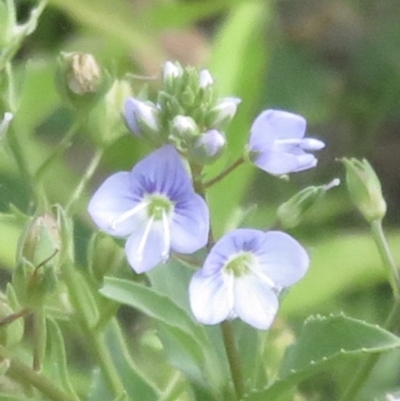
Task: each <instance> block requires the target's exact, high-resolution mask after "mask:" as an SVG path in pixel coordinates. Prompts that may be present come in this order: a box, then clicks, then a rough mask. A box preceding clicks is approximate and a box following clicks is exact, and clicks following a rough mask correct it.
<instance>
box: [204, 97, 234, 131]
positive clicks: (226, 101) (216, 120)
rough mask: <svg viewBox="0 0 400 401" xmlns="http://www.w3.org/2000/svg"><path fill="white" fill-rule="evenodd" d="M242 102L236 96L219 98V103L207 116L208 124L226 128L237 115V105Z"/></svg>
mask: <svg viewBox="0 0 400 401" xmlns="http://www.w3.org/2000/svg"><path fill="white" fill-rule="evenodd" d="M240 102H241V100H240V99H239V98H235V97H227V98H223V99H219V101H218V103H217V105H216V106H215V107H214V108H213V109H212V110H211V111H210V113H209V115H208V117H207V125H208V126H210V127H214V128H218V129H224V128H225V127H226V126H227V125H228V124H229V123H230V122H231V120H232V118H233V117H234V116H235V114H236V110H237V106H238V104H239V103H240Z"/></svg>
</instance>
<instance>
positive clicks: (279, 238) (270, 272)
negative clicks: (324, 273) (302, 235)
mask: <svg viewBox="0 0 400 401" xmlns="http://www.w3.org/2000/svg"><path fill="white" fill-rule="evenodd" d="M256 255H257V258H258V261H259V265H258V266H257V270H255V271H253V272H254V273H255V274H256V275H258V276H259V277H262V276H265V277H266V278H267V279H268V280H272V281H273V283H274V284H276V285H277V286H279V287H288V286H290V285H292V284H294V283H296V282H297V281H299V280H300V279H301V278H302V277H303V276H304V275H305V274H306V272H307V270H308V267H309V264H310V258H309V256H308V254H307V252H306V251H305V249H304V248H303V247H302V246H301V245H300V244H299V243H298V242H297V241H296V240H295V239H294V238H292V237H291V236H290V235H288V234H285V233H283V232H280V231H269V232H267V233H264V240H263V242H262V243H261V244H259V249H258V250H257V251H256Z"/></svg>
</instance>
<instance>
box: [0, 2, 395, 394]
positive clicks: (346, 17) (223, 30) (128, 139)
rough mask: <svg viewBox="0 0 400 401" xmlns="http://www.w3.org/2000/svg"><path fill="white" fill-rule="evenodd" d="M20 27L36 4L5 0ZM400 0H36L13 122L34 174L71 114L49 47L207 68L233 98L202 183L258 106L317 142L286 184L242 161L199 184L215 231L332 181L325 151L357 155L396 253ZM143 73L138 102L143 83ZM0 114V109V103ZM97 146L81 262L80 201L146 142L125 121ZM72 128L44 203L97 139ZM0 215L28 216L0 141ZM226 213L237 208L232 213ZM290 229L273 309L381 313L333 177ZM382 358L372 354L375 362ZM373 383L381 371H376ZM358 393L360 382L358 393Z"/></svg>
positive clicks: (123, 70)
mask: <svg viewBox="0 0 400 401" xmlns="http://www.w3.org/2000/svg"><path fill="white" fill-rule="evenodd" d="M18 4H19V8H18V10H19V19H20V20H21V21H24V20H25V19H26V18H27V15H28V14H29V10H30V9H31V7H32V5H33V4H34V3H32V2H29V1H19V2H18ZM399 15H400V2H399V1H398V0H385V1H378V0H336V1H329V0H320V1H318V0H303V1H297V0H280V1H249V0H220V1H211V0H209V1H194V0H192V1H189V0H188V1H172V0H171V1H168V0H146V1H145V0H131V1H129V0H113V1H110V0H95V1H94V0H50V2H49V6H48V7H47V8H46V10H45V12H44V13H43V15H42V17H41V19H40V22H39V25H38V28H37V30H36V31H35V32H34V33H33V34H32V35H31V36H29V37H28V38H27V39H26V41H25V42H24V43H23V46H22V48H21V50H20V51H19V53H18V54H17V56H16V58H15V63H14V65H15V69H16V74H17V77H18V78H19V81H20V84H19V85H20V93H21V100H20V105H19V109H18V113H17V114H16V116H15V119H14V121H13V124H14V128H15V130H16V131H17V134H18V136H19V138H20V142H21V144H22V145H23V150H24V153H25V156H26V158H27V160H28V161H29V165H30V168H31V169H32V171H35V169H37V168H38V166H39V165H40V163H41V160H43V159H44V158H45V157H46V155H47V154H49V152H50V151H51V149H52V147H53V146H54V144H56V143H57V142H58V141H60V139H61V138H62V137H63V135H64V134H65V133H66V131H67V130H68V128H69V126H70V124H71V122H72V119H73V118H74V116H73V114H72V113H71V111H70V110H69V109H68V108H66V106H65V105H64V104H63V101H62V98H61V96H60V94H59V91H58V88H57V85H56V83H55V71H56V65H57V57H58V55H59V52H61V51H80V52H86V53H91V54H94V55H95V56H96V58H97V59H98V61H99V63H100V64H101V66H102V67H103V68H105V69H107V70H108V71H109V73H110V74H111V76H112V77H115V78H122V77H124V76H125V74H134V75H135V76H139V77H136V78H135V76H134V77H133V78H132V82H133V84H134V91H135V92H136V93H138V92H139V91H140V90H142V89H143V85H144V84H143V82H144V80H143V79H142V78H140V77H153V78H154V77H157V76H158V75H159V71H160V66H161V64H162V63H163V62H164V61H165V60H178V61H180V62H181V63H182V64H184V65H186V64H192V65H196V66H199V67H206V68H209V69H210V71H211V73H212V74H213V76H214V77H215V81H216V82H217V86H218V88H219V93H220V95H221V96H238V97H240V98H241V99H242V104H241V105H240V107H239V111H238V114H237V116H236V117H235V119H234V120H233V122H232V124H231V126H230V128H229V130H228V132H227V136H228V140H229V146H228V149H227V151H226V154H225V156H224V158H223V160H221V161H220V162H219V163H217V165H215V166H212V167H209V168H208V169H207V170H206V174H207V177H209V178H211V177H213V176H215V175H216V174H217V173H218V171H219V170H220V169H221V168H222V167H224V166H226V165H227V164H229V162H231V161H233V160H234V159H235V158H236V157H238V156H239V155H240V151H241V149H242V147H243V145H244V144H245V143H246V140H247V137H248V133H249V129H250V126H251V123H252V121H253V119H254V118H255V117H256V116H257V115H258V113H260V112H261V111H262V110H264V109H266V108H282V109H286V110H289V111H292V112H295V113H299V114H302V115H303V116H305V117H306V118H307V121H308V135H310V136H313V137H316V138H319V139H322V140H323V141H325V142H326V144H327V147H326V149H325V150H323V151H321V152H320V153H319V154H318V159H319V165H318V167H317V168H316V169H313V170H310V171H305V172H302V173H299V174H297V175H293V176H292V177H291V179H290V181H284V180H280V179H277V178H275V177H270V176H268V175H267V174H265V173H263V172H261V171H257V170H256V169H255V168H253V167H251V166H242V167H240V168H239V169H238V170H236V171H235V172H234V173H233V174H232V175H231V176H229V177H228V178H226V179H225V180H224V181H223V182H221V183H220V184H219V185H216V186H215V187H213V188H212V189H211V190H210V193H209V202H210V206H211V212H212V218H213V224H214V227H215V231H216V233H217V235H221V233H223V232H224V230H225V229H226V228H227V227H229V223H230V221H229V219H230V217H231V216H232V215H235V213H237V212H238V211H239V209H240V208H242V211H243V210H247V209H249V208H251V207H252V205H254V204H257V205H258V207H257V209H252V210H251V212H250V213H249V214H248V215H247V216H246V219H245V224H246V225H249V226H250V225H251V226H253V227H257V228H264V229H265V228H268V227H269V226H270V225H271V224H273V222H274V213H275V211H276V208H277V206H279V204H280V203H282V202H284V201H286V200H287V199H288V198H289V197H290V196H291V195H293V194H294V193H295V192H296V191H298V190H300V189H302V188H304V187H306V186H308V185H317V184H324V183H328V182H329V181H331V180H332V179H333V178H335V177H339V178H342V179H343V176H344V171H343V168H342V166H341V165H340V163H338V162H337V161H336V160H335V159H337V158H340V157H343V156H346V157H350V156H355V157H359V158H363V157H365V158H367V159H368V160H369V161H370V162H371V164H372V165H373V166H374V167H375V169H376V171H377V173H378V175H379V177H380V178H381V181H382V186H383V191H384V194H385V197H386V200H387V203H388V214H387V217H386V219H385V225H386V227H387V230H388V235H389V238H390V242H391V245H392V250H393V252H394V254H395V258H397V261H398V263H399V262H400V232H399V223H400V207H399V206H400V204H399V203H400V202H399V199H400V184H399V179H400V157H399V155H400V51H399V49H400V22H399ZM148 82H149V85H148V86H149V88H148V90H149V93H150V97H151V96H152V94H154V90H155V89H156V87H157V81H154V80H153V81H152V80H150V81H148ZM0 112H3V110H0ZM124 133H125V134H126V135H123V136H121V137H120V138H119V139H118V140H116V141H115V142H113V143H112V144H111V145H110V146H109V147H108V148H107V150H106V155H105V157H104V160H103V163H102V165H101V168H100V169H99V171H98V172H97V174H96V176H95V177H94V179H93V180H92V182H91V187H90V189H88V191H86V193H85V194H84V196H83V197H82V199H81V201H80V205H79V208H78V210H77V224H78V229H77V244H78V249H79V250H80V258H81V259H82V261H83V260H84V249H85V244H86V242H87V239H88V234H89V228H93V226H92V225H91V222H90V221H89V219H88V216H87V215H86V204H87V201H88V199H89V197H90V194H91V192H92V191H93V190H94V189H95V188H96V187H97V185H99V184H100V183H101V181H102V180H103V179H104V177H106V176H107V175H108V174H109V173H110V172H113V171H117V170H121V169H130V168H131V167H132V166H133V164H134V162H135V161H136V160H138V159H139V158H140V157H142V156H143V155H145V154H146V153H147V152H149V149H148V147H146V145H144V144H142V143H141V142H140V141H138V140H137V139H136V138H133V137H132V136H131V135H129V134H128V132H127V131H124ZM92 137H93V132H91V128H90V126H88V127H86V128H85V127H83V128H82V129H81V130H80V132H79V135H78V136H77V137H76V139H75V141H74V143H73V145H72V146H71V147H70V149H69V150H68V152H67V153H66V154H65V155H64V156H61V157H60V158H59V159H58V160H57V162H56V163H55V165H54V168H53V169H52V171H51V172H49V173H47V174H46V177H45V187H46V191H47V193H48V194H49V197H50V199H51V200H52V202H54V203H56V202H58V203H61V204H65V202H66V200H67V199H68V194H69V193H70V192H71V190H72V188H74V187H75V185H76V183H77V182H78V180H79V177H80V175H81V174H82V171H84V169H85V167H86V165H87V162H88V159H89V158H90V155H92V154H93V151H94V148H95V144H94V142H93V140H92ZM0 152H1V156H0V211H2V212H7V211H9V206H10V204H14V205H16V206H17V207H18V208H20V209H21V210H23V211H24V212H28V211H29V210H30V199H29V193H28V192H27V191H26V186H25V184H24V182H23V181H22V179H21V177H20V175H19V174H18V172H17V169H16V167H15V164H14V161H13V159H12V157H10V155H9V154H8V153H7V152H6V150H4V149H3V150H1V151H0ZM237 214H240V213H237ZM3 220H4V221H1V222H0V232H1V241H0V265H1V267H2V271H3V275H2V277H4V278H6V277H7V276H8V273H7V272H9V270H10V269H12V267H13V266H14V257H15V249H16V246H17V241H18V237H19V235H20V230H21V226H20V225H19V224H17V223H15V222H14V221H11V220H10V221H7V220H5V219H3ZM291 234H293V235H294V236H296V237H297V238H299V239H300V240H301V241H302V242H303V243H304V244H305V245H306V246H307V247H308V249H309V251H310V254H311V256H312V267H311V270H310V272H309V274H308V276H307V277H306V278H305V279H304V280H303V282H301V283H300V284H298V285H297V286H296V287H295V288H294V289H293V290H292V291H291V292H290V294H288V296H287V298H286V299H285V301H284V302H283V306H282V308H283V310H282V313H283V314H285V315H286V316H290V317H292V318H293V322H296V321H297V322H300V321H301V320H302V319H303V318H304V317H306V316H308V315H309V314H310V313H329V312H338V311H340V310H344V311H345V313H347V314H349V315H351V316H355V317H358V318H365V319H367V320H368V321H370V322H378V323H381V322H382V321H383V320H384V318H385V316H386V314H387V311H388V308H389V306H390V305H389V304H390V302H391V301H390V300H391V294H390V288H389V286H388V285H387V284H386V280H385V276H384V272H383V269H382V267H381V263H380V260H379V257H378V254H377V251H376V249H375V246H374V243H373V242H372V240H371V238H370V236H369V234H368V227H367V226H366V224H365V223H364V222H363V220H362V218H361V216H360V215H359V214H358V213H357V212H356V211H355V210H354V208H353V206H352V205H351V203H350V200H349V198H348V195H347V192H346V188H345V185H341V186H340V187H338V188H335V189H332V190H331V191H330V192H329V193H328V194H327V196H326V198H325V200H324V201H323V202H322V203H321V204H320V205H319V206H318V207H317V208H315V209H314V210H313V211H312V212H310V214H309V216H308V218H307V219H306V220H305V222H304V224H302V225H301V226H300V227H298V228H296V229H294V230H293V231H292V232H291ZM387 359H388V360H387V361H386V360H384V361H383V362H382V367H381V368H380V371H381V372H383V373H381V375H380V376H379V377H378V378H377V379H376V381H375V383H378V384H376V386H378V387H377V388H375V389H374V391H377V392H379V385H382V387H384V386H387V381H388V380H389V382H390V383H391V385H395V383H396V371H398V369H399V366H398V365H399V363H398V362H397V367H396V362H395V359H393V358H387ZM385 361H386V362H385ZM385 380H386V381H385ZM371 391H372V390H371Z"/></svg>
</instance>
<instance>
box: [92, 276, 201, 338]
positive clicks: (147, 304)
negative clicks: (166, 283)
mask: <svg viewBox="0 0 400 401" xmlns="http://www.w3.org/2000/svg"><path fill="white" fill-rule="evenodd" d="M100 294H102V295H104V296H105V297H107V298H109V299H112V300H114V301H116V302H119V303H122V304H124V305H129V306H131V307H133V308H136V309H139V310H140V311H141V312H142V313H144V314H145V315H147V316H149V317H151V318H153V319H156V320H157V321H159V322H162V323H164V324H166V325H168V326H172V327H177V328H179V329H180V330H182V331H184V332H186V333H187V334H189V335H192V336H193V338H197V339H198V340H199V341H200V342H203V341H205V339H206V337H205V333H204V330H203V328H202V326H200V325H199V324H196V323H195V322H194V321H193V320H192V319H191V318H190V316H189V315H188V314H187V313H186V312H185V311H184V310H183V309H182V308H180V307H179V306H178V305H176V304H175V303H174V302H173V301H172V300H171V299H170V298H168V297H167V296H165V295H162V294H160V293H159V292H157V291H156V290H154V289H153V288H150V287H146V286H144V285H141V284H138V283H135V282H133V281H128V280H123V279H119V278H113V277H105V278H104V286H103V288H101V289H100Z"/></svg>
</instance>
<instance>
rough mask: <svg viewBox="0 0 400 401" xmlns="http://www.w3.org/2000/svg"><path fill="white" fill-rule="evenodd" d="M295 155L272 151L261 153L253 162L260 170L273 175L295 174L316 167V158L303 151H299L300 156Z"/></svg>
mask: <svg viewBox="0 0 400 401" xmlns="http://www.w3.org/2000/svg"><path fill="white" fill-rule="evenodd" d="M296 153H298V152H296ZM296 153H286V152H282V151H273V150H271V151H268V152H262V153H260V155H259V156H258V157H257V158H256V159H255V160H254V164H255V165H256V166H257V167H259V168H260V169H261V170H264V171H266V172H267V173H270V174H273V175H284V174H289V173H295V172H299V171H302V170H307V169H309V168H312V167H315V166H316V165H317V158H316V157H315V156H314V155H312V154H307V153H304V152H303V151H301V153H302V154H300V155H299V154H296Z"/></svg>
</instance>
